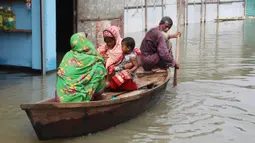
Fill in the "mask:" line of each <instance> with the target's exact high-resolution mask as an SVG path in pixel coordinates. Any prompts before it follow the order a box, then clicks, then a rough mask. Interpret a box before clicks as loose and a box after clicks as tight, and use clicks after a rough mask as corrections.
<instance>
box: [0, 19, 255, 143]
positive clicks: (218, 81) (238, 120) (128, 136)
mask: <svg viewBox="0 0 255 143" xmlns="http://www.w3.org/2000/svg"><path fill="white" fill-rule="evenodd" d="M254 24H255V21H237V22H227V23H220V24H216V23H207V24H206V25H203V24H202V25H200V24H190V25H189V26H188V28H187V29H184V31H183V35H182V43H181V47H182V48H181V49H180V59H181V69H180V74H179V75H180V77H179V85H178V87H177V88H175V89H173V88H172V81H170V83H169V86H168V90H167V98H166V99H165V100H164V101H163V102H161V103H160V104H159V105H157V106H156V107H155V108H153V109H152V110H150V111H148V112H146V113H144V114H142V115H140V116H139V117H137V118H135V119H133V120H131V121H129V122H126V123H124V124H121V125H119V126H117V127H114V128H111V129H109V130H106V131H103V132H100V133H97V134H93V135H90V136H86V137H79V138H74V139H65V140H52V141H45V143H59V142H61V143H84V142H89V143H93V142H95V143H99V142H104V143H107V142H109V143H112V142H116V143H117V142H122V143H124V142H139V143H140V142H159V143H167V142H171V143H187V142H188V143H199V142H201V143H204V142H209V143H210V142H219V143H228V142H234V143H240V142H246V143H253V142H255V133H254V130H255V104H254V100H255V40H254V38H253V37H254V36H255V28H254V27H252V25H254ZM139 34H141V33H129V34H128V35H129V36H132V35H139ZM141 35H142V34H141ZM140 41H141V39H140ZM137 43H140V42H139V38H137ZM173 45H175V41H173ZM55 80H56V78H55V74H54V73H53V74H50V75H48V76H47V77H44V78H42V77H40V76H30V75H26V74H10V73H6V72H1V73H0V84H1V86H0V126H1V130H0V137H1V141H2V142H5V143H16V142H19V143H39V142H40V141H38V140H37V137H36V135H35V133H34V131H33V128H32V126H31V124H30V122H29V120H28V118H27V116H26V114H25V113H24V112H23V111H21V110H20V107H19V105H20V104H21V103H25V102H36V101H39V100H42V99H45V98H48V97H52V96H53V93H54V86H55ZM102 120H103V119H102Z"/></svg>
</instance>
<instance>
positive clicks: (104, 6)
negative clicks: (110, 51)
mask: <svg viewBox="0 0 255 143" xmlns="http://www.w3.org/2000/svg"><path fill="white" fill-rule="evenodd" d="M77 6H78V7H77V24H78V25H77V30H78V32H87V33H88V34H89V36H88V37H89V39H90V40H91V41H92V42H93V44H95V45H96V46H99V45H100V44H102V43H103V36H102V32H103V30H104V29H105V28H106V27H107V26H110V25H116V26H119V27H120V31H121V35H122V36H123V34H124V20H123V17H124V0H78V3H77Z"/></svg>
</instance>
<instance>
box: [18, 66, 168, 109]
mask: <svg viewBox="0 0 255 143" xmlns="http://www.w3.org/2000/svg"><path fill="white" fill-rule="evenodd" d="M169 80H170V72H169V70H167V77H166V78H165V80H164V82H162V83H160V84H159V85H158V86H156V87H155V88H152V89H147V90H144V92H143V93H140V94H139V95H137V96H128V97H125V98H117V99H115V100H102V101H91V102H77V103H56V102H47V103H35V104H21V105H20V108H21V109H22V110H30V109H31V110H33V109H46V108H47V109H50V108H60V109H62V108H63V109H64V108H88V107H97V106H108V105H111V104H119V103H123V102H129V101H132V100H136V99H139V98H140V97H141V96H143V95H145V94H149V93H150V92H152V91H153V90H156V89H158V88H160V87H161V86H163V85H164V84H167V82H168V81H169ZM134 92H135V91H134ZM48 100H53V99H52V98H51V99H46V100H44V101H48Z"/></svg>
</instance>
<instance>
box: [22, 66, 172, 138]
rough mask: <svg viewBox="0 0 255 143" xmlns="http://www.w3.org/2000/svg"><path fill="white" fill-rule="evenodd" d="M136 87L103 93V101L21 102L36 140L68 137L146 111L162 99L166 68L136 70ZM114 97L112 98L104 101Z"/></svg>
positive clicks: (166, 74) (52, 100)
mask: <svg viewBox="0 0 255 143" xmlns="http://www.w3.org/2000/svg"><path fill="white" fill-rule="evenodd" d="M137 76H138V78H137V79H136V80H137V83H138V84H139V89H138V90H136V91H132V92H106V96H105V98H104V99H103V100H99V101H91V102H86V103H56V102H55V100H54V99H53V98H52V99H48V100H44V101H41V102H38V103H35V104H22V105H21V109H23V110H25V111H26V114H27V116H28V118H29V119H30V121H31V124H32V126H33V128H34V130H35V132H36V134H37V137H38V138H39V140H49V139H56V138H68V137H77V136H82V135H87V134H89V133H95V132H97V131H102V130H105V129H108V128H110V127H113V126H116V125H118V124H120V123H122V122H125V121H127V120H129V119H131V118H133V117H135V116H136V115H138V114H140V113H142V112H144V111H146V110H148V109H149V108H151V107H153V106H154V105H156V104H157V103H158V102H159V101H160V100H161V99H163V97H164V94H165V90H166V87H167V83H168V81H169V79H170V73H169V71H168V70H167V71H164V72H163V71H161V72H154V73H139V72H138V73H137ZM113 96H115V97H116V99H115V100H108V99H109V98H110V97H113Z"/></svg>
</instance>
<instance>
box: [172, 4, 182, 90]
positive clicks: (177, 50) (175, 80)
mask: <svg viewBox="0 0 255 143" xmlns="http://www.w3.org/2000/svg"><path fill="white" fill-rule="evenodd" d="M178 1H179V2H178ZM178 3H179V4H178ZM180 7H181V0H177V20H178V22H177V31H179V30H180V23H181V16H180ZM179 41H180V37H179V36H178V37H177V38H176V54H175V61H176V64H179V47H180V42H179ZM177 72H178V69H177V68H175V69H174V80H173V87H175V86H176V85H177V76H178V73H177Z"/></svg>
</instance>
